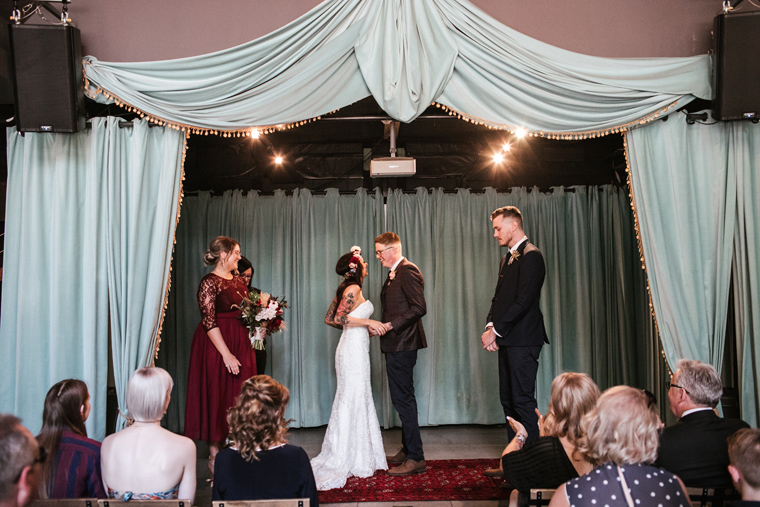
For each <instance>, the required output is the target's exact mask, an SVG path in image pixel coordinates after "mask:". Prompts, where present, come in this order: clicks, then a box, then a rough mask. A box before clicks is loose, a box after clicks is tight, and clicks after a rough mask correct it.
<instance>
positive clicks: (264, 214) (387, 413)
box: [158, 186, 657, 431]
mask: <svg viewBox="0 0 760 507" xmlns="http://www.w3.org/2000/svg"><path fill="white" fill-rule="evenodd" d="M506 204H512V205H516V206H518V207H519V208H520V209H521V210H522V211H523V213H524V215H525V218H526V232H527V234H528V236H529V237H530V238H531V240H532V241H534V242H535V243H536V244H537V245H538V246H539V248H541V249H542V251H543V253H544V256H545V259H546V262H547V279H546V283H545V285H544V289H543V294H542V309H543V311H544V315H545V318H546V324H547V327H548V329H549V336H550V340H551V341H552V344H551V345H550V346H547V347H545V348H544V350H543V352H542V357H541V367H540V371H539V380H538V393H539V404H540V406H541V407H542V408H543V409H545V408H546V406H547V404H548V394H549V387H550V385H551V380H552V379H553V378H554V376H555V375H556V374H557V373H559V372H561V371H565V370H573V371H586V372H588V373H590V374H591V375H592V376H593V377H594V378H595V379H596V380H597V382H598V383H599V385H600V386H601V387H602V388H604V387H607V386H610V385H615V384H619V383H627V384H631V385H636V386H639V387H647V388H649V389H654V386H653V384H652V383H651V380H650V377H651V376H650V371H652V370H656V361H657V355H655V354H652V353H651V349H652V348H653V345H652V343H654V342H655V341H656V340H655V338H654V337H653V334H652V333H653V330H652V327H651V325H650V313H649V307H648V300H647V295H646V290H645V287H646V284H645V281H644V274H643V271H642V269H641V265H640V263H639V258H638V254H637V246H636V241H635V234H634V229H633V218H632V214H631V211H630V203H629V198H628V194H627V192H626V191H625V190H623V189H618V188H614V187H608V186H605V187H600V188H584V187H577V188H569V189H565V188H555V189H553V191H552V192H550V193H541V192H539V191H538V190H537V189H533V190H531V191H528V190H527V189H515V190H513V191H512V192H510V193H506V194H501V193H497V192H496V191H494V190H492V189H489V190H487V191H486V192H485V193H483V194H473V193H471V192H469V191H467V190H459V191H458V192H457V193H455V194H446V193H444V192H443V191H441V190H431V191H428V190H425V189H418V190H417V192H416V193H414V194H404V193H402V192H401V191H397V190H395V191H389V193H388V196H387V205H386V208H385V212H384V209H383V197H382V195H381V194H380V193H379V190H376V191H375V192H374V193H372V194H369V195H368V194H366V193H365V192H364V191H363V190H359V191H358V192H357V194H355V195H339V194H338V193H337V191H335V190H329V191H328V192H327V193H326V194H325V195H319V196H317V195H313V194H311V193H309V192H307V191H297V192H295V193H294V194H292V195H287V194H285V193H284V192H277V193H276V194H275V195H274V196H260V195H258V194H257V193H256V192H251V193H248V194H247V195H243V194H242V193H241V192H228V193H225V194H224V195H223V196H216V197H212V196H209V195H208V194H207V193H201V194H199V195H197V196H188V197H186V198H185V202H184V206H183V211H182V218H181V220H180V224H179V226H178V229H177V246H176V255H175V258H174V263H175V265H174V269H173V271H172V276H173V281H172V287H173V290H172V293H171V294H170V298H169V301H170V303H169V310H168V311H167V318H166V322H165V324H164V329H165V337H164V339H163V341H162V346H161V350H160V352H159V356H158V364H162V365H165V367H166V368H167V369H169V371H171V372H172V375H173V376H174V378H175V380H176V384H175V385H176V386H177V391H176V394H175V397H174V400H178V401H180V403H181V406H180V404H177V403H173V404H172V405H171V406H170V407H169V414H168V415H169V427H170V428H171V429H173V430H175V431H180V430H181V428H182V420H183V415H184V397H185V395H186V378H187V361H188V352H189V347H190V341H191V338H192V334H193V331H194V329H195V326H197V323H198V320H199V318H200V316H199V312H198V307H197V302H196V301H195V291H196V290H197V286H198V282H199V281H200V279H201V277H202V276H203V275H204V274H205V273H206V272H208V268H204V266H203V265H202V262H201V256H202V254H203V252H204V251H205V249H206V248H207V245H208V242H209V241H210V240H211V239H212V238H213V237H215V236H216V235H218V234H228V235H232V237H235V238H236V239H238V240H239V241H240V242H241V245H242V247H243V254H244V255H246V256H247V257H249V259H251V260H252V261H253V265H254V267H255V270H256V273H255V275H254V278H253V283H254V285H256V286H257V287H259V288H261V289H264V290H267V291H270V292H272V293H274V294H284V295H286V296H287V298H288V300H289V301H290V303H291V304H292V306H293V307H292V308H291V309H290V310H289V311H288V314H287V318H286V320H287V323H288V330H287V331H286V332H284V333H282V334H280V335H275V336H274V337H273V338H272V339H271V340H270V343H269V346H268V347H269V353H270V361H269V364H270V366H268V367H267V368H268V371H267V373H269V374H271V375H273V376H274V377H275V378H276V379H278V380H279V381H281V382H283V383H284V384H285V385H287V386H288V387H289V388H290V390H291V394H292V401H291V406H290V408H289V412H288V414H287V416H288V417H292V418H294V419H295V422H294V424H293V426H294V427H301V426H319V425H322V424H326V423H327V421H328V419H329V415H330V409H331V405H332V399H333V396H334V393H335V385H336V379H335V369H334V357H333V356H334V354H335V348H336V346H337V341H338V337H339V332H338V331H337V330H334V329H332V328H330V327H328V326H325V324H324V323H323V319H324V314H325V312H326V309H327V306H328V305H329V302H330V300H331V299H332V297H333V296H334V290H335V287H336V286H337V282H338V279H337V276H336V275H333V274H332V273H333V272H334V271H333V270H334V263H335V261H336V260H337V258H338V256H340V255H341V254H342V253H345V252H346V251H347V250H348V248H350V246H351V245H353V244H358V245H360V246H361V247H362V249H363V251H364V252H365V254H366V258H367V260H368V262H369V265H370V275H369V278H368V280H367V285H365V287H364V293H365V296H366V297H367V298H368V299H370V300H371V301H372V302H373V303H374V305H375V317H379V315H380V314H379V312H380V301H379V288H380V285H381V283H382V281H383V280H384V279H385V276H386V274H387V270H383V269H382V268H381V267H380V264H379V263H378V262H377V261H376V260H375V259H374V257H373V255H372V253H373V247H374V244H373V239H374V237H375V236H376V235H377V234H379V233H381V232H383V231H385V230H393V231H395V232H397V233H398V234H399V235H400V236H401V239H402V242H403V254H404V255H405V256H406V257H407V258H409V260H411V261H412V262H414V263H416V264H417V265H418V266H419V267H420V269H421V270H422V274H423V276H424V277H425V295H426V299H427V304H428V314H427V315H426V316H425V317H424V318H423V323H424V325H425V330H426V334H427V336H428V345H429V346H428V348H427V349H425V350H422V351H420V353H419V359H418V363H417V367H416V368H415V386H416V390H417V393H418V406H419V417H420V423H421V424H423V425H439V424H460V423H477V424H494V423H503V422H504V420H503V412H502V410H501V407H500V405H499V402H498V387H497V386H498V372H497V363H496V356H495V355H494V354H490V353H487V352H485V351H483V350H482V348H481V346H480V341H479V337H480V334H481V333H482V330H483V327H484V326H485V318H486V314H487V313H488V308H489V305H490V301H491V297H492V295H493V290H494V287H495V284H496V277H497V271H498V265H499V259H500V257H501V254H503V252H502V251H501V249H500V248H499V247H498V244H497V243H496V241H495V240H494V238H493V237H492V229H491V223H490V220H489V216H490V213H491V211H493V210H494V209H496V208H497V207H500V206H504V205H506ZM371 360H372V385H373V393H374V396H375V403H376V406H377V409H378V414H379V416H380V420H381V423H382V424H383V425H384V426H393V425H397V424H399V421H398V419H397V415H396V414H395V411H394V410H393V408H392V405H391V403H390V396H389V393H388V389H387V379H386V378H385V368H384V363H383V358H382V355H381V353H380V351H379V348H378V343H377V342H373V344H372V348H371Z"/></svg>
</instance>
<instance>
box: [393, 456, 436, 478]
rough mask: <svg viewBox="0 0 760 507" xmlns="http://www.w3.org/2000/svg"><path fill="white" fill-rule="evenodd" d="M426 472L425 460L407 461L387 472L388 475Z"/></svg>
mask: <svg viewBox="0 0 760 507" xmlns="http://www.w3.org/2000/svg"><path fill="white" fill-rule="evenodd" d="M426 471H427V464H426V463H425V460H424V459H423V460H422V461H414V460H413V459H407V460H406V461H404V462H403V463H402V464H401V465H400V466H397V467H396V468H391V469H390V470H388V475H412V474H421V473H424V472H426Z"/></svg>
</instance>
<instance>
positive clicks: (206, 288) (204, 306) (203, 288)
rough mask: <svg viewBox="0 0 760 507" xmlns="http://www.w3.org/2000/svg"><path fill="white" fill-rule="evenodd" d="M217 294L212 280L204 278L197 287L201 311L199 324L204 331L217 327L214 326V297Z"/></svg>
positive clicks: (216, 288)
mask: <svg viewBox="0 0 760 507" xmlns="http://www.w3.org/2000/svg"><path fill="white" fill-rule="evenodd" d="M218 292H219V290H218V287H217V286H216V284H215V283H214V280H213V279H211V278H210V277H205V278H203V280H201V285H200V287H198V306H199V307H200V309H201V323H202V324H203V328H204V329H205V330H206V331H210V330H212V329H214V328H215V327H217V325H216V295H217V293H218Z"/></svg>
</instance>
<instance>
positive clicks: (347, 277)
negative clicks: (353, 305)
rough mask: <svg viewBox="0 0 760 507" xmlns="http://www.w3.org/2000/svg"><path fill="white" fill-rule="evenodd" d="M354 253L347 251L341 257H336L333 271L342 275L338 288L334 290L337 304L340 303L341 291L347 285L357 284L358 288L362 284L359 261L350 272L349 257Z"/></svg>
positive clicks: (344, 289) (342, 291)
mask: <svg viewBox="0 0 760 507" xmlns="http://www.w3.org/2000/svg"><path fill="white" fill-rule="evenodd" d="M355 255H356V254H354V253H353V252H349V253H347V254H345V255H343V256H341V258H340V259H338V263H337V264H336V265H335V272H336V273H338V274H339V275H340V276H342V277H343V280H342V281H341V282H340V285H338V290H337V291H336V292H335V297H336V298H337V301H338V304H340V300H341V299H342V298H343V293H344V292H345V291H346V289H347V288H348V287H349V286H351V285H358V286H359V288H361V286H362V269H364V268H363V267H362V265H361V262H359V263H358V264H359V265H358V266H357V267H356V269H355V270H354V272H353V273H352V272H351V266H350V264H351V259H352V258H353V257H354V256H355Z"/></svg>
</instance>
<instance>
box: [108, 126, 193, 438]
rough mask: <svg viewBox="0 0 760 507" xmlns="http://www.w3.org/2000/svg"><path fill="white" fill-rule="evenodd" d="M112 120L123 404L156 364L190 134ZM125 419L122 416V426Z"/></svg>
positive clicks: (115, 345) (116, 335) (115, 295)
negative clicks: (133, 383) (135, 377)
mask: <svg viewBox="0 0 760 507" xmlns="http://www.w3.org/2000/svg"><path fill="white" fill-rule="evenodd" d="M117 122H118V120H117V119H116V118H108V133H109V138H108V140H109V143H108V148H107V153H108V167H107V171H106V176H105V183H106V187H105V190H106V192H105V199H104V204H105V210H104V211H105V213H106V217H105V220H106V223H107V224H109V227H108V229H107V235H106V237H107V242H106V244H105V256H106V264H107V267H108V294H109V301H110V314H109V315H110V318H111V350H112V358H113V370H114V381H115V384H116V395H117V397H118V400H119V408H120V410H121V412H122V413H125V414H126V412H127V410H126V404H125V401H126V389H127V383H128V381H129V377H130V376H131V375H132V372H134V371H135V370H136V369H138V368H141V367H143V366H150V365H152V364H153V357H154V354H155V351H156V347H157V343H156V342H157V339H158V334H159V329H160V325H161V319H162V317H163V315H162V314H163V308H164V300H165V298H166V296H167V285H168V282H169V266H170V263H171V255H172V249H173V247H174V229H175V224H176V222H177V215H178V209H177V206H178V204H179V194H180V186H181V178H182V157H183V154H184V148H185V139H184V135H183V134H182V133H181V132H179V131H176V130H172V129H164V128H151V127H149V125H148V123H147V122H145V121H136V122H134V125H133V127H132V128H117ZM125 423H126V420H125V419H124V418H123V417H119V419H118V423H117V428H118V429H120V428H122V427H123V426H124V425H125Z"/></svg>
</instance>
